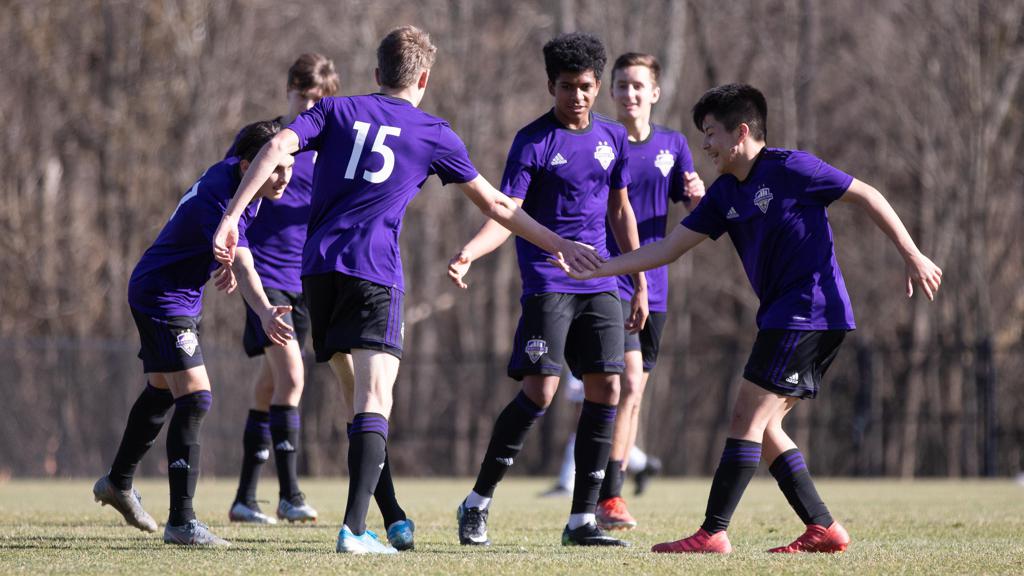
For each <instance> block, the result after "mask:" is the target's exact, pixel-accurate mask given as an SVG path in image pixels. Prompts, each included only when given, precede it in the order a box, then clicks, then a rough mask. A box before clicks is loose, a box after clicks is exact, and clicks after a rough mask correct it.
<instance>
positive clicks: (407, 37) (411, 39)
mask: <svg viewBox="0 0 1024 576" xmlns="http://www.w3.org/2000/svg"><path fill="white" fill-rule="evenodd" d="M436 54H437V47H436V46H434V45H433V44H432V43H431V42H430V35H429V34H427V33H426V32H424V31H423V30H420V29H419V28H417V27H415V26H401V27H399V28H395V29H394V30H392V31H391V32H389V33H388V35H387V36H385V37H384V39H383V40H381V41H380V46H378V47H377V69H378V70H379V72H380V83H381V85H382V86H386V87H388V88H405V87H407V86H411V85H412V84H413V82H415V81H416V78H417V77H418V76H419V73H420V72H421V71H423V70H430V68H431V66H433V65H434V56H435V55H436Z"/></svg>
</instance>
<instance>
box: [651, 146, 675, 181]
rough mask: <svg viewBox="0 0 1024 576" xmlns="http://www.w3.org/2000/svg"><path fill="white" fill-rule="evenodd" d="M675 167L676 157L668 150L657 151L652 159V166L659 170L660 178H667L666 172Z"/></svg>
mask: <svg viewBox="0 0 1024 576" xmlns="http://www.w3.org/2000/svg"><path fill="white" fill-rule="evenodd" d="M675 165H676V157H675V156H673V155H672V153H671V152H669V151H668V150H659V151H658V156H657V157H655V159H654V166H655V167H656V168H657V169H658V170H661V175H662V176H668V171H669V170H671V169H672V167H673V166H675Z"/></svg>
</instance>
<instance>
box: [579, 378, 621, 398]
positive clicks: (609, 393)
mask: <svg viewBox="0 0 1024 576" xmlns="http://www.w3.org/2000/svg"><path fill="white" fill-rule="evenodd" d="M621 391H622V387H621V386H620V384H619V378H618V376H617V375H615V374H608V375H605V377H603V378H600V379H595V380H594V381H592V383H588V384H587V385H586V397H587V400H590V401H591V402H597V403H598V404H607V405H611V406H618V405H619V403H620V395H621Z"/></svg>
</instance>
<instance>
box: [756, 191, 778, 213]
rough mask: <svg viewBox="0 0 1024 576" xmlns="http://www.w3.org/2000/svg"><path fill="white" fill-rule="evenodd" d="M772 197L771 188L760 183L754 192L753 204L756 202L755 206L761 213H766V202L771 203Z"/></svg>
mask: <svg viewBox="0 0 1024 576" xmlns="http://www.w3.org/2000/svg"><path fill="white" fill-rule="evenodd" d="M772 198H774V196H772V191H771V189H769V188H768V187H767V186H765V185H763V184H762V185H761V187H759V188H758V189H757V194H754V204H757V207H758V208H760V209H761V213H762V214H767V213H768V204H769V203H771V201H772Z"/></svg>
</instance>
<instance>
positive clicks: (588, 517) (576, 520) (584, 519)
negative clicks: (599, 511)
mask: <svg viewBox="0 0 1024 576" xmlns="http://www.w3.org/2000/svg"><path fill="white" fill-rule="evenodd" d="M584 524H597V516H595V515H593V514H569V530H575V529H577V528H579V527H580V526H583V525H584Z"/></svg>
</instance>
